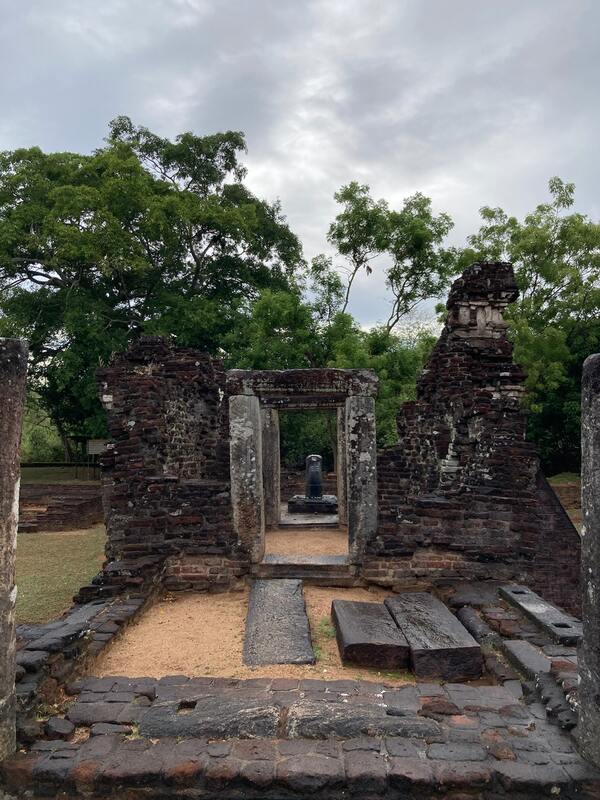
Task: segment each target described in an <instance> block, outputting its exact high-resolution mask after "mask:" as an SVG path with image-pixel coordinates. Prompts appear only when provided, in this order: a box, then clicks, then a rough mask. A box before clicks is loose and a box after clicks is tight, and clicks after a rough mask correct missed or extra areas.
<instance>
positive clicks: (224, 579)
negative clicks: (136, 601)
mask: <svg viewBox="0 0 600 800" xmlns="http://www.w3.org/2000/svg"><path fill="white" fill-rule="evenodd" d="M99 380H100V382H101V387H102V388H101V392H102V400H103V403H104V406H105V408H106V409H107V416H108V428H109V435H110V438H111V440H112V443H111V444H110V446H109V448H108V450H107V452H106V454H105V455H104V457H103V462H102V467H103V469H102V485H103V501H104V512H105V517H106V524H107V536H108V541H107V549H106V554H107V559H108V562H109V564H108V567H107V568H106V569H105V573H104V583H106V582H107V581H108V583H112V584H114V585H115V586H119V588H122V585H123V583H125V584H126V585H129V586H131V585H136V584H141V583H144V581H146V580H147V574H146V573H148V572H150V573H151V574H156V573H161V572H162V573H163V574H164V576H165V577H166V582H167V585H168V586H169V587H170V588H173V589H176V588H188V587H191V586H196V587H197V588H212V584H215V586H218V587H220V588H227V585H228V583H229V581H230V580H232V579H233V578H234V577H235V576H236V575H238V574H240V573H241V572H243V556H240V555H239V554H237V553H236V537H235V534H234V530H233V524H232V514H231V496H230V488H231V487H230V476H229V419H228V398H227V396H226V394H225V373H224V371H223V369H222V367H221V363H220V362H219V361H217V360H215V359H212V358H211V357H210V356H208V355H205V354H203V353H199V352H196V351H195V350H191V349H188V348H176V347H171V346H170V345H168V344H167V343H166V342H165V341H164V340H163V339H159V338H155V337H143V338H142V339H141V340H140V341H139V342H138V343H137V344H135V345H134V346H133V347H132V348H131V349H130V350H129V351H127V352H126V353H124V354H123V355H120V356H119V357H117V358H116V359H115V361H114V362H113V363H112V364H111V365H110V366H109V367H107V368H106V369H103V370H101V371H100V373H99ZM230 559H233V564H234V566H233V567H229V566H227V565H228V564H229V561H230ZM224 565H225V566H224Z"/></svg>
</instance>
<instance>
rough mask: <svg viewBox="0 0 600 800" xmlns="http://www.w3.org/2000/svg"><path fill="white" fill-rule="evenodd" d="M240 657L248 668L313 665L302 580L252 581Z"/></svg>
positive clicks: (313, 658)
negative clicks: (241, 655)
mask: <svg viewBox="0 0 600 800" xmlns="http://www.w3.org/2000/svg"><path fill="white" fill-rule="evenodd" d="M243 657H244V664H247V665H249V666H262V665H266V664H314V663H315V654H314V652H313V649H312V642H311V638H310V627H309V624H308V617H307V616H306V606H305V603H304V593H303V591H302V581H299V580H294V579H281V580H255V581H254V583H253V584H252V590H251V592H250V601H249V603H248V616H247V617H246V634H245V638H244V654H243Z"/></svg>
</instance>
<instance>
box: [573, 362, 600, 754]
mask: <svg viewBox="0 0 600 800" xmlns="http://www.w3.org/2000/svg"><path fill="white" fill-rule="evenodd" d="M581 389H582V391H581V505H582V510H583V527H582V529H581V588H582V592H583V598H582V612H583V639H582V642H581V644H580V646H579V657H578V662H579V678H580V683H579V700H580V704H579V726H578V735H579V747H580V750H581V752H582V754H583V755H584V756H585V757H586V758H587V759H589V760H590V761H592V762H593V763H594V764H596V765H597V766H600V354H596V355H593V356H590V357H589V358H588V359H586V361H585V364H584V365H583V380H582V387H581Z"/></svg>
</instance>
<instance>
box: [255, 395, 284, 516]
mask: <svg viewBox="0 0 600 800" xmlns="http://www.w3.org/2000/svg"><path fill="white" fill-rule="evenodd" d="M260 416H261V420H262V457H263V491H264V496H265V522H266V524H267V525H268V526H273V525H274V526H277V525H278V524H279V506H280V503H281V464H280V458H281V456H280V443H279V412H278V411H277V409H275V408H262V409H261V412H260Z"/></svg>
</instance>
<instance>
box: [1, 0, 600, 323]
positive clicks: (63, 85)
mask: <svg viewBox="0 0 600 800" xmlns="http://www.w3.org/2000/svg"><path fill="white" fill-rule="evenodd" d="M0 9H1V18H0V70H1V72H0V74H1V75H2V79H1V81H0V109H1V111H0V149H11V148H14V147H20V146H29V145H40V146H41V147H42V148H43V149H45V150H74V151H79V152H88V151H90V150H92V149H93V148H95V147H98V146H99V145H101V143H102V138H103V137H104V136H105V135H106V132H107V123H108V121H109V120H110V119H112V118H114V117H115V116H117V115H118V114H127V115H128V116H130V117H131V118H132V119H133V121H134V122H135V123H136V124H142V125H146V126H147V127H149V128H151V129H152V130H154V131H156V132H158V133H160V134H162V135H168V136H174V135H176V134H177V133H180V132H181V131H184V130H192V131H194V132H195V133H198V134H206V133H212V132H214V131H220V130H227V129H232V130H242V131H244V132H245V134H246V137H247V143H248V154H247V156H246V158H245V163H246V165H247V167H248V170H249V171H248V178H247V182H248V184H249V185H250V187H251V188H252V189H253V190H254V191H255V192H256V193H257V194H259V195H260V196H263V197H265V198H266V199H269V200H273V199H275V198H277V197H279V198H280V199H281V201H282V204H283V210H284V212H285V214H286V215H287V217H288V220H289V222H290V225H291V227H292V229H293V230H294V231H295V232H296V233H297V234H298V235H299V236H300V237H301V240H302V242H303V245H304V249H305V255H306V256H307V257H308V258H310V257H312V256H313V255H315V254H316V253H318V252H322V251H324V250H326V249H327V248H326V241H325V236H326V232H327V228H328V225H329V223H330V221H331V220H332V218H333V217H334V216H335V213H336V208H335V203H334V201H333V198H332V195H333V193H334V192H335V191H336V189H338V188H339V187H340V186H341V185H342V184H344V183H346V182H348V181H350V180H358V181H360V182H364V183H367V184H369V185H370V186H371V188H372V192H373V194H374V196H376V197H385V198H386V199H387V200H388V201H389V202H390V203H392V204H394V203H397V204H400V203H401V201H402V199H403V198H404V197H406V196H407V195H409V194H411V193H413V192H415V191H417V190H419V191H422V192H424V193H425V194H427V195H429V196H431V198H432V199H433V202H434V205H435V208H436V209H437V210H444V211H447V212H448V213H450V215H451V216H452V217H453V219H454V220H455V223H456V227H455V230H454V232H453V234H452V237H451V240H452V241H453V242H455V243H459V244H462V243H464V238H465V236H466V235H467V234H468V233H470V232H472V231H473V230H474V229H476V227H477V225H478V209H479V207H480V206H482V205H484V204H488V205H501V206H503V207H504V208H505V209H506V210H507V211H510V212H511V213H514V214H517V215H522V214H523V213H525V212H527V211H528V210H530V209H531V208H533V207H534V206H535V205H536V204H537V203H538V202H541V201H543V200H544V199H545V198H546V186H547V180H548V178H549V177H551V176H552V175H560V176H561V177H563V178H564V179H565V180H571V181H574V182H575V183H576V185H577V194H576V205H577V208H578V210H581V211H583V212H585V213H588V214H590V215H592V216H593V217H595V218H596V219H597V218H598V217H600V200H599V192H600V167H599V159H598V147H599V130H598V121H599V118H600V103H599V99H600V98H599V95H600V88H599V87H600V0H270V2H267V0H0ZM351 310H352V311H353V312H354V313H355V315H356V316H357V317H358V318H359V320H360V321H361V322H362V323H363V324H365V325H367V324H371V323H373V322H375V321H377V320H380V319H382V318H384V317H385V316H386V308H385V286H384V284H383V281H382V279H381V277H380V276H378V275H373V276H371V278H366V277H365V278H361V281H360V282H359V283H358V284H357V286H356V290H355V294H354V300H353V303H352V308H351ZM424 313H427V307H426V310H425V312H424Z"/></svg>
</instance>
